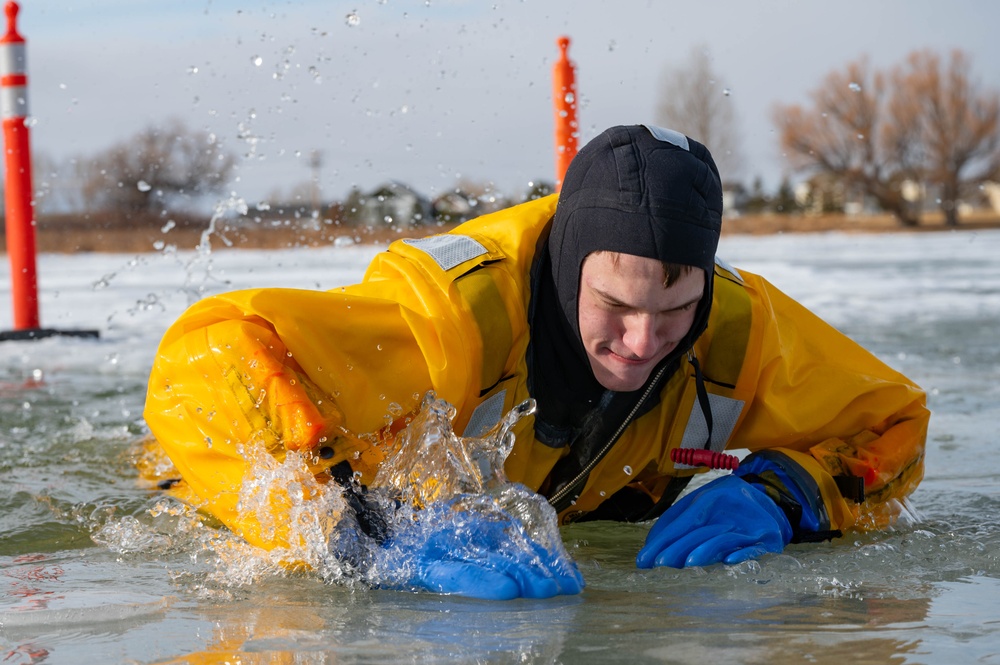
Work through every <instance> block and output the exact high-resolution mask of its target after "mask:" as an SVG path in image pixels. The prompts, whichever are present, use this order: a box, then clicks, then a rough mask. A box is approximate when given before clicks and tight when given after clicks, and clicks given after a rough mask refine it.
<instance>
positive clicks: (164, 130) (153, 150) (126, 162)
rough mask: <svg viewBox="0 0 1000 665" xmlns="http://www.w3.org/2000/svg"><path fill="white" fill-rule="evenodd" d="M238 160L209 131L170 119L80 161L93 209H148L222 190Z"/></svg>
mask: <svg viewBox="0 0 1000 665" xmlns="http://www.w3.org/2000/svg"><path fill="white" fill-rule="evenodd" d="M234 165H235V158H234V157H233V155H232V154H230V153H228V152H227V151H225V150H224V149H223V147H222V146H221V145H220V144H219V143H218V142H217V141H216V140H215V138H214V136H212V135H211V134H209V133H208V132H205V131H194V130H190V129H188V128H187V127H186V126H185V125H184V124H183V123H182V122H181V121H179V120H172V121H170V122H168V123H167V124H166V125H165V126H163V127H148V128H147V129H144V130H143V131H141V132H139V133H138V134H136V135H135V136H133V137H132V138H130V139H128V140H126V141H124V142H122V143H120V144H118V145H115V146H113V147H111V148H110V149H108V150H107V151H105V152H103V153H100V154H98V155H97V156H95V157H94V158H92V159H87V160H79V161H78V162H77V167H78V169H79V171H80V177H81V178H82V181H83V196H84V200H85V201H86V202H87V204H88V207H89V208H91V209H113V210H119V211H122V212H127V213H148V212H155V211H157V210H164V209H168V208H176V207H184V206H185V205H189V204H190V203H192V202H194V201H195V200H196V199H197V198H198V197H200V196H202V195H205V194H210V193H213V192H217V191H219V190H220V189H221V188H222V187H223V186H224V185H225V183H226V182H227V181H228V179H229V177H230V174H231V173H232V169H233V166H234Z"/></svg>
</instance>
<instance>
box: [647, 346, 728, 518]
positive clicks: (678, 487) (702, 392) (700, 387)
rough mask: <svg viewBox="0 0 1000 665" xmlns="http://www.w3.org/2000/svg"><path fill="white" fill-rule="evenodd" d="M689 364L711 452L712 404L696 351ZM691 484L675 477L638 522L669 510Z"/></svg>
mask: <svg viewBox="0 0 1000 665" xmlns="http://www.w3.org/2000/svg"><path fill="white" fill-rule="evenodd" d="M687 359H688V362H689V363H691V367H692V368H693V369H694V386H695V391H696V392H697V393H698V404H699V405H700V406H701V413H702V415H703V416H705V429H707V430H708V436H707V437H706V438H705V445H704V449H705V450H711V448H712V403H711V402H710V401H709V400H708V390H707V389H706V388H705V376H704V375H703V374H702V373H701V363H699V362H698V358H697V357H696V356H695V355H694V351H688V353H687ZM690 482H691V476H674V477H673V478H671V479H670V481H669V482H668V483H667V486H666V487H664V488H663V494H661V495H660V500H659V501H657V502H656V503H655V504H653V507H652V508H650V509H649V511H647V512H646V514H645V515H643V516H642V517H640V518H639V519H638V520H636V521H637V522H645V521H647V520H653V519H656V518H657V517H659V516H660V515H662V514H663V513H664V512H665V511H666V510H667V508H669V507H670V506H672V505H673V503H674V501H676V500H677V497H679V496H680V495H681V492H683V491H684V488H685V487H687V485H688V483H690Z"/></svg>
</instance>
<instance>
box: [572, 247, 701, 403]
mask: <svg viewBox="0 0 1000 665" xmlns="http://www.w3.org/2000/svg"><path fill="white" fill-rule="evenodd" d="M663 281H664V279H663V264H662V263H660V262H659V261H657V260H656V259H647V258H644V257H641V256H633V255H632V254H619V253H616V252H595V253H593V254H590V255H589V256H587V258H586V259H584V261H583V268H582V269H581V271H580V300H579V303H578V313H579V317H580V320H579V323H580V336H581V337H582V338H583V347H584V349H586V351H587V357H588V358H589V359H590V367H591V369H592V370H593V372H594V376H595V377H597V380H598V382H600V384H601V385H602V386H604V387H605V388H607V389H608V390H615V391H631V390H638V389H639V388H641V387H642V386H643V385H644V384H645V383H646V380H647V379H648V378H649V375H650V373H651V372H652V371H653V368H654V367H656V364H657V363H658V362H660V361H661V360H663V359H664V358H665V357H666V356H667V354H668V353H670V352H671V351H673V350H674V348H675V347H676V346H677V343H678V342H680V340H682V339H683V338H684V336H685V335H687V333H688V331H689V330H690V329H691V326H692V324H693V323H694V315H695V311H696V309H697V306H698V301H699V300H701V296H702V293H704V290H705V272H704V271H703V270H700V269H698V268H693V269H691V270H686V271H684V272H682V273H681V276H680V278H679V279H678V280H677V281H676V282H674V283H673V284H671V285H670V286H669V287H664V286H663Z"/></svg>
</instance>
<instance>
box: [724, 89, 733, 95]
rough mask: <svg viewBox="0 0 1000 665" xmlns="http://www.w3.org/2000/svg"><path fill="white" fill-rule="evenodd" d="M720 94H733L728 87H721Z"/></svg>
mask: <svg viewBox="0 0 1000 665" xmlns="http://www.w3.org/2000/svg"><path fill="white" fill-rule="evenodd" d="M722 94H723V95H725V96H726V97H728V96H730V95H731V94H733V91H732V90H731V89H729V88H723V89H722Z"/></svg>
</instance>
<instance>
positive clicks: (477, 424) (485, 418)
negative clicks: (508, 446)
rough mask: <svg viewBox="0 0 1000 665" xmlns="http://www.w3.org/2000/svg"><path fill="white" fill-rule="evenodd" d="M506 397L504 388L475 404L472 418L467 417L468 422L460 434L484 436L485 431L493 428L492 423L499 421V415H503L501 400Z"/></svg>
mask: <svg viewBox="0 0 1000 665" xmlns="http://www.w3.org/2000/svg"><path fill="white" fill-rule="evenodd" d="M506 398H507V390H506V388H505V389H504V390H501V391H500V392H498V393H497V394H495V395H492V396H490V397H489V399H487V400H486V401H485V402H483V403H481V404H480V405H479V406H477V407H476V410H475V411H473V412H472V418H470V419H469V424H468V425H466V426H465V431H464V432H462V436H464V437H480V436H485V435H486V433H487V432H489V431H490V430H491V429H493V427H494V425H496V424H497V423H498V422H500V417H501V416H502V415H503V402H504V400H505V399H506Z"/></svg>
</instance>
